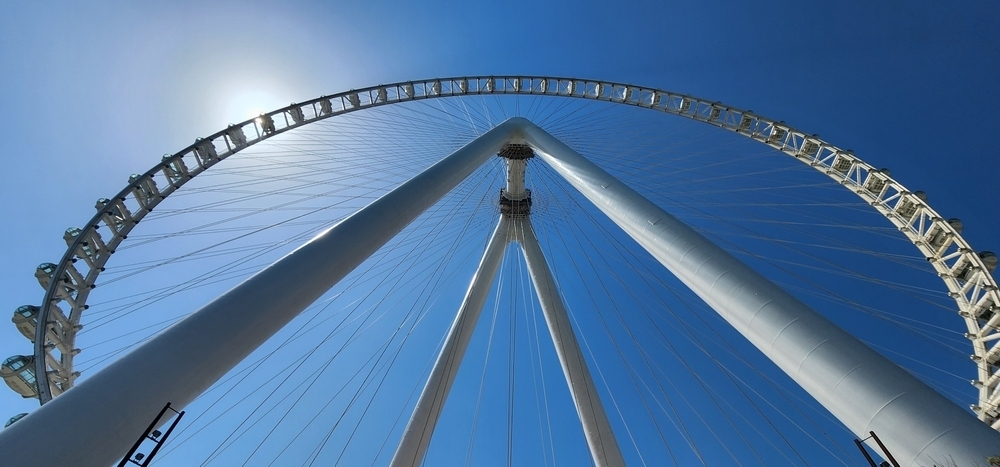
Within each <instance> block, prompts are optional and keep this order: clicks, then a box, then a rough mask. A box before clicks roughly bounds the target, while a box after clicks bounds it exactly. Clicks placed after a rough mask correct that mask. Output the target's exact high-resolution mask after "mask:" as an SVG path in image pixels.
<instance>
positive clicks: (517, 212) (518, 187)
mask: <svg viewBox="0 0 1000 467" xmlns="http://www.w3.org/2000/svg"><path fill="white" fill-rule="evenodd" d="M497 156H499V157H501V158H503V159H504V161H505V163H506V164H507V186H506V188H501V189H500V203H499V204H500V213H501V214H503V215H504V216H511V217H526V216H527V215H528V214H529V213H530V212H531V190H529V189H527V188H525V186H524V171H525V168H526V167H527V166H528V159H530V158H532V157H535V153H534V152H533V151H532V150H531V148H530V147H529V146H528V145H526V144H507V145H506V146H504V147H503V149H501V150H500V152H499V153H497Z"/></svg>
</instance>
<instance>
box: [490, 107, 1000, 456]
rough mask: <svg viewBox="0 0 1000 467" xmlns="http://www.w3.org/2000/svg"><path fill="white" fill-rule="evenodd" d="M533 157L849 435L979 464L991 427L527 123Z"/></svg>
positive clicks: (998, 438) (992, 443)
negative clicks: (870, 436) (871, 433)
mask: <svg viewBox="0 0 1000 467" xmlns="http://www.w3.org/2000/svg"><path fill="white" fill-rule="evenodd" d="M508 122H517V123H519V125H520V126H521V127H522V129H523V133H522V136H523V137H524V138H525V140H526V142H527V143H528V144H529V145H530V146H531V147H532V148H533V149H534V150H535V153H536V155H538V156H539V157H540V158H541V159H542V160H544V161H545V162H546V163H548V164H549V165H551V166H552V167H553V168H554V169H555V170H556V172H558V173H559V174H560V175H562V176H563V177H564V178H565V179H566V180H567V181H568V182H569V183H570V184H572V185H573V186H574V187H575V188H576V189H578V190H579V191H580V192H581V193H582V194H583V195H584V196H585V197H587V199H589V200H590V201H592V202H593V203H594V204H595V205H596V206H597V207H598V208H599V209H600V210H601V211H603V212H604V213H605V214H607V215H608V217H610V218H611V219H612V220H613V221H614V222H615V223H616V224H618V225H619V226H620V227H621V228H622V229H624V230H625V231H626V232H627V233H628V234H629V235H630V236H631V237H632V238H633V239H635V240H636V241H637V242H638V243H639V244H640V245H642V247H643V248H645V249H646V250H647V251H649V253H650V254H652V255H653V257H655V258H656V259H657V260H659V261H660V262H661V263H662V264H663V265H664V266H666V267H667V269H669V270H670V271H671V272H673V273H674V274H675V275H676V276H677V277H678V278H679V279H680V280H681V281H682V282H684V283H685V284H686V285H687V286H688V287H690V288H691V290H693V291H694V292H695V293H697V294H698V295H699V296H700V297H701V298H702V299H703V300H705V302H707V303H708V304H709V305H710V306H711V307H712V308H714V309H715V310H716V311H717V312H718V313H719V314H720V315H722V316H723V317H724V318H725V319H726V320H727V321H729V323H730V324H732V325H733V327H735V328H736V329H737V330H739V331H740V332H741V333H743V335H744V336H746V337H747V339H749V340H750V342H752V343H753V344H754V345H756V346H757V348H758V349H760V350H761V351H762V352H763V353H764V354H765V355H767V356H768V357H769V358H770V359H771V360H773V361H774V362H775V363H776V364H777V365H778V367H780V368H781V369H782V370H784V371H785V372H786V373H788V375H789V376H791V377H792V378H793V379H794V380H795V381H796V382H797V383H798V384H799V385H801V386H802V387H803V388H804V389H805V390H806V391H808V392H809V393H810V394H811V395H812V396H813V397H815V398H816V400H818V401H819V402H820V403H821V404H823V406H824V407H826V408H827V409H828V410H829V411H830V412H831V413H833V414H834V416H836V417H837V418H838V419H839V420H840V421H841V422H843V423H844V425H846V426H847V427H848V428H849V429H851V431H853V432H854V433H855V434H857V435H858V436H859V437H862V438H863V437H866V436H867V435H868V432H869V431H875V432H876V433H877V434H878V436H879V437H880V438H881V439H882V441H883V442H884V443H885V445H886V447H887V448H888V449H890V450H891V451H892V453H893V455H894V456H895V457H896V459H897V460H899V461H901V462H902V465H907V466H909V465H933V464H935V463H937V464H938V465H958V466H965V465H984V464H985V459H986V457H987V456H995V455H998V454H1000V433H998V432H996V431H994V430H993V429H991V428H990V427H988V426H986V425H985V424H984V423H982V422H980V421H979V420H977V419H976V418H975V417H974V416H973V415H972V414H971V413H969V412H966V411H965V410H963V409H961V408H960V407H958V406H957V405H955V404H954V403H952V402H951V401H949V400H948V399H946V398H945V397H943V396H941V395H940V394H938V393H937V392H935V391H934V390H933V389H931V388H930V387H928V386H927V385H925V384H924V383H922V382H921V381H920V380H918V379H916V378H915V377H913V376H912V375H910V374H909V373H907V372H906V371H905V370H903V369H902V368H900V367H899V366H897V365H895V364H894V363H892V362H891V361H889V360H888V359H886V358H885V357H883V356H882V355H880V354H879V353H878V352H875V351H874V350H872V349H871V348H869V347H868V346H866V345H865V344H864V343H862V342H861V341H859V340H858V339H856V338H855V337H854V336H851V335H850V334H848V333H847V332H845V331H844V330H842V329H840V328H839V327H838V326H837V325H835V324H833V323H832V322H830V321H829V320H827V319H826V318H824V317H823V316H821V315H820V314H818V313H816V312H815V311H813V310H812V309H811V308H809V307H808V306H806V305H805V304H804V303H802V302H800V301H799V300H798V299H796V298H794V297H792V296H791V295H790V294H788V293H787V292H785V291H784V290H782V289H781V288H779V287H778V286H776V285H774V284H773V283H771V282H770V281H769V280H767V279H766V278H764V277H763V276H761V275H760V274H758V273H757V272H756V271H754V270H752V269H750V267H748V266H746V265H745V264H743V263H742V262H740V261H739V260H737V259H736V258H735V257H733V256H732V255H730V254H729V253H727V252H726V251H725V250H723V249H722V248H720V247H718V246H717V245H715V244H714V243H712V242H711V241H709V240H708V239H706V238H705V237H703V236H701V235H700V234H698V233H697V232H695V231H694V230H692V229H691V228H690V227H688V226H687V225H685V224H683V223H682V222H680V221H679V220H677V219H676V218H674V217H673V216H671V215H670V214H667V213H666V212H665V211H664V210H663V209H660V208H659V207H658V206H656V205H655V204H653V203H652V202H650V201H649V200H647V199H645V198H644V197H642V195H640V194H638V193H637V192H635V191H634V190H632V189H631V188H629V187H627V186H625V185H624V184H623V183H622V182H621V181H619V180H617V179H616V178H614V177H613V176H611V175H610V174H608V173H607V172H605V171H604V170H602V169H600V168H599V167H597V166H596V165H594V164H593V163H591V162H590V161H588V160H587V159H585V158H584V157H583V156H581V155H580V154H578V153H577V152H576V151H574V150H572V149H571V148H569V147H568V146H566V145H565V144H563V143H562V142H560V141H559V140H557V139H556V138H554V137H552V136H551V135H549V134H548V133H546V132H545V131H544V130H542V129H540V128H538V127H537V126H535V125H533V124H532V123H531V122H529V121H527V120H524V119H521V118H516V119H511V120H510V121H508Z"/></svg>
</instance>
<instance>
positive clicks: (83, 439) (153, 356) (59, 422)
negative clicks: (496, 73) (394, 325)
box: [0, 122, 513, 467]
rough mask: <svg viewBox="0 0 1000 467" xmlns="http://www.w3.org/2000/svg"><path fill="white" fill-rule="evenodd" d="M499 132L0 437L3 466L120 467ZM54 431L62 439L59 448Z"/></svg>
mask: <svg viewBox="0 0 1000 467" xmlns="http://www.w3.org/2000/svg"><path fill="white" fill-rule="evenodd" d="M512 129H513V127H512V125H511V124H509V123H506V122H505V123H503V124H501V125H499V126H498V127H496V128H494V129H493V130H490V131H489V132H487V133H485V134H483V135H482V136H480V137H478V138H476V139H475V140H474V141H472V142H471V143H469V144H467V145H466V146H465V147H463V148H461V149H459V150H458V151H455V152H454V153H453V154H451V155H450V156H448V157H446V158H445V159H444V160H442V161H441V162H438V163H437V164H435V165H433V166H431V167H430V168H428V169H427V170H425V171H423V172H422V173H420V174H419V175H417V176H416V177H414V178H413V179H411V180H409V181H407V182H406V183H404V184H402V185H400V186H399V187H398V188H396V189H395V190H393V191H392V192H390V193H388V194H386V195H385V196H383V197H381V198H379V199H378V200H376V201H374V202H372V203H371V204H369V205H368V206H366V207H365V208H363V209H362V210H360V211H358V212H357V213H355V214H354V215H352V216H351V217H349V218H347V219H344V220H343V221H342V222H340V223H339V224H337V225H335V226H333V227H331V228H330V229H329V230H327V231H326V232H323V233H322V234H320V235H318V236H317V237H316V238H314V239H312V240H310V241H309V242H308V243H306V244H305V245H302V246H301V247H299V248H298V249H296V250H295V251H293V252H292V253H289V254H288V255H287V256H285V257H284V258H282V259H280V260H278V261H276V262H275V263H274V264H272V265H270V266H268V267H267V268H265V269H264V270H262V271H261V272H259V273H257V274H256V275H254V276H253V277H251V278H249V279H247V280H246V281H244V282H243V283H241V284H240V285H237V286H236V287H234V288H233V289H231V290H229V291H228V292H226V293H224V294H223V295H221V296H219V297H218V298H216V299H215V300H213V301H212V302H210V303H209V304H207V305H205V306H204V307H202V308H201V309H200V310H198V311H195V312H194V313H192V314H191V315H190V316H188V317H187V318H185V319H183V320H181V321H180V322H178V323H177V324H175V325H173V326H171V327H170V328H168V329H166V330H165V331H163V332H161V333H160V334H159V335H157V336H156V337H154V338H152V339H150V340H149V341H148V342H146V343H145V344H143V345H141V346H139V347H137V348H136V349H135V350H133V351H132V352H130V353H129V354H127V355H125V356H124V357H122V358H121V359H119V360H118V361H116V362H114V363H112V364H111V365H109V366H108V367H106V368H105V369H103V370H101V371H99V372H97V373H96V374H94V375H93V376H91V377H90V378H87V379H86V380H84V381H82V382H81V383H80V384H78V385H77V386H76V387H74V388H73V389H72V390H69V391H67V392H66V393H65V394H63V395H61V396H59V397H57V398H55V399H53V400H52V401H51V402H49V403H47V404H45V405H44V406H42V407H40V408H39V409H38V410H36V411H35V412H33V413H31V414H29V415H28V416H26V417H24V418H23V419H21V420H20V421H18V422H17V423H16V424H14V425H11V426H10V427H8V428H7V429H5V430H2V431H0V453H3V454H2V455H3V460H2V462H3V463H4V465H18V466H21V465H24V466H27V465H39V466H41V465H46V466H49V465H51V466H68V465H73V466H95V467H107V466H108V465H111V464H112V463H115V462H117V461H118V460H120V459H121V457H122V456H123V455H124V454H125V452H126V451H128V449H129V447H131V445H132V443H134V442H135V440H136V439H138V438H139V436H140V435H141V434H142V432H143V430H145V428H146V426H147V425H148V424H149V423H150V421H151V420H152V419H153V418H154V417H155V415H156V414H157V412H158V411H159V410H160V409H161V408H162V407H163V406H164V404H166V403H167V402H170V403H171V405H172V406H174V407H176V408H177V409H181V408H183V407H184V406H185V405H187V404H188V403H189V402H191V401H192V400H193V399H194V398H195V397H197V396H198V395H199V394H201V393H202V391H204V390H205V389H207V388H208V387H209V386H211V385H212V383H214V382H215V381H216V380H218V379H219V378H220V377H222V376H223V375H224V374H225V373H226V372H227V371H229V370H230V369H231V368H232V367H234V366H235V365H236V364H238V363H239V362H240V361H241V360H243V358H245V357H246V356H247V355H248V354H249V353H250V352H252V351H253V350H254V349H255V348H257V346H259V345H260V344H261V343H263V342H264V341H265V340H267V338H269V337H270V336H271V335H273V334H274V333H275V332H277V331H278V330H279V329H281V327H282V326H284V325H285V324H286V323H288V322H289V321H290V320H291V319H292V318H294V317H295V316H297V315H298V314H299V313H300V312H301V311H302V310H304V309H305V308H306V307H308V306H309V305H310V304H311V303H313V302H314V301H315V300H316V299H317V298H319V297H320V296H321V295H322V294H323V293H325V292H326V291H327V290H329V289H330V287H332V286H333V285H335V284H336V283H337V282H338V281H340V279H341V278H343V277H344V276H345V275H347V274H348V273H349V272H351V271H352V270H353V269H354V268H355V267H357V266H358V265H359V264H361V262H363V261H364V260H365V259H367V258H368V257H369V256H370V255H371V254H372V253H374V252H375V251H376V250H378V249H379V248H380V247H381V246H382V245H384V244H385V243H386V242H387V241H389V239H391V238H392V237H393V236H395V235H396V234H397V233H398V232H399V231H400V230H402V229H403V228H404V227H406V225H408V224H409V223H410V222H412V221H413V220H414V219H415V218H416V217H417V216H418V215H420V213H422V212H424V210H426V209H427V208H428V207H430V206H431V205H433V204H434V203H435V202H437V201H438V200H439V199H440V198H441V197H442V196H444V194H445V193H447V192H449V191H450V190H451V189H452V188H454V187H455V186H457V185H458V184H459V183H460V182H461V181H462V180H464V179H465V178H466V177H467V176H468V175H469V174H471V173H472V172H473V171H474V170H475V169H476V168H478V167H479V166H481V165H482V164H483V163H484V162H486V161H487V160H488V159H489V158H490V157H491V156H493V155H494V154H496V153H497V151H499V150H500V149H501V148H502V147H503V146H504V145H505V144H506V143H507V141H508V140H510V138H511V136H512V133H511V130H512ZM53 430H58V431H59V432H61V433H66V436H61V437H60V438H59V442H58V449H53V448H52V446H50V445H49V443H50V442H51V441H50V440H51V439H52V436H53Z"/></svg>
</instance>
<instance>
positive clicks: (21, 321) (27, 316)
mask: <svg viewBox="0 0 1000 467" xmlns="http://www.w3.org/2000/svg"><path fill="white" fill-rule="evenodd" d="M11 321H13V322H14V326H16V327H17V330H18V331H21V334H23V335H24V337H27V338H28V340H30V341H31V342H35V326H36V324H37V323H38V307H37V306H34V305H21V306H19V307H17V309H16V310H14V318H13V319H11Z"/></svg>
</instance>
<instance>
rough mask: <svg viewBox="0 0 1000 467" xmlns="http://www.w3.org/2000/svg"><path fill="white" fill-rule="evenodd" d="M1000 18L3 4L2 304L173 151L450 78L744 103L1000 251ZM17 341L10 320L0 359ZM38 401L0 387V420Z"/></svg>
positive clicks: (548, 6)
mask: <svg viewBox="0 0 1000 467" xmlns="http://www.w3.org/2000/svg"><path fill="white" fill-rule="evenodd" d="M998 30H1000V4H998V3H997V2H995V1H989V0H981V1H970V2H965V3H961V4H952V3H946V2H931V1H901V0H893V1H887V2H863V1H853V0H852V1H845V2H816V1H811V2H795V1H773V2H737V1H724V0H710V1H699V2H669V1H665V2H656V1H649V2H641V1H638V2H594V1H584V2H531V1H508V2H496V3H485V2H455V1H451V2H449V1H428V2H391V1H364V2H360V1H355V2H312V1H291V2H252V1H251V2H235V1H222V2H194V1H176V2H125V1H107V2H100V1H98V2H86V3H75V2H39V3H18V4H11V5H7V6H6V7H5V8H4V11H3V13H2V14H0V80H2V86H0V110H2V112H0V128H2V129H3V137H2V138H0V158H2V159H0V160H2V161H3V163H4V166H5V171H4V174H3V176H2V177H3V183H2V184H0V195H2V198H3V199H5V200H6V201H7V202H6V203H5V204H4V210H5V216H6V219H7V221H6V222H7V225H8V228H7V229H6V230H7V235H8V237H7V241H6V245H7V248H6V250H7V251H8V255H7V260H6V264H5V266H6V267H4V268H3V270H2V271H0V278H2V284H3V285H2V286H0V298H2V301H0V303H2V304H3V306H5V307H6V308H3V306H0V310H3V309H6V310H9V311H8V312H12V311H13V310H14V308H16V307H17V306H18V305H22V304H25V303H37V302H39V301H40V300H41V294H42V290H41V289H40V288H39V287H38V285H37V282H36V280H35V278H34V276H33V273H34V270H35V267H36V266H37V265H38V264H39V263H41V262H47V261H53V262H54V261H56V260H57V259H58V258H59V257H60V256H61V255H62V254H63V251H64V250H65V244H64V242H63V240H62V233H63V231H64V230H65V229H66V228H67V227H70V226H74V225H79V224H82V223H84V222H86V220H87V219H89V217H90V216H91V215H92V214H93V212H94V211H93V209H94V207H93V205H94V201H96V199H97V198H100V197H103V196H109V195H110V194H112V193H114V192H117V191H118V190H120V189H121V188H122V187H123V186H124V185H125V183H126V180H127V178H128V176H129V174H132V173H136V172H143V171H145V170H147V169H148V168H149V167H151V166H152V165H154V164H155V163H156V162H158V161H159V159H160V157H161V156H162V155H163V154H165V153H173V152H175V151H177V150H179V149H181V148H183V147H184V146H187V145H188V144H190V143H191V142H192V141H193V140H194V139H195V138H196V137H198V136H202V135H207V134H210V133H213V132H215V131H217V130H219V129H221V128H223V127H225V125H226V124H228V123H231V122H236V121H241V120H244V119H247V118H250V117H251V116H254V115H256V114H258V113H260V112H261V111H263V110H271V109H274V108H278V107H282V106H285V105H287V104H288V103H290V102H296V101H303V100H307V99H311V98H314V97H317V96H320V95H324V94H332V93H335V92H339V91H342V90H346V89H351V88H360V87H365V86H370V85H374V84H379V83H390V82H396V81H402V80H408V79H422V78H430V77H444V76H456V75H479V74H525V75H552V76H570V77H581V78H593V79H602V80H609V81H618V82H626V83H635V84H638V85H644V86H649V87H656V88H662V89H668V90H672V91H677V92H683V93H688V94H692V95H696V96H699V97H703V98H706V99H710V100H718V101H722V102H725V103H727V104H730V105H733V106H736V107H740V108H744V109H752V110H754V111H755V112H757V113H760V114H762V115H765V116H768V117H772V118H776V119H780V120H784V121H786V122H788V123H789V124H791V125H793V126H795V127H797V128H800V129H803V130H805V131H808V132H812V133H818V134H820V135H821V136H822V137H823V138H824V139H826V140H828V141H830V142H832V143H833V144H836V145H838V146H840V147H843V148H851V149H853V150H854V151H855V153H856V154H857V155H858V156H860V157H861V158H862V159H864V160H865V161H867V162H869V163H871V164H873V165H875V166H878V167H888V168H890V169H891V170H892V175H893V176H894V177H895V178H896V179H897V180H899V181H900V182H901V183H903V184H904V185H906V186H907V187H909V188H910V189H912V190H923V191H925V192H927V194H928V196H929V202H930V203H931V205H932V206H934V207H935V208H936V209H937V210H938V211H939V212H941V213H942V215H944V216H945V217H958V218H961V219H962V220H963V221H964V223H965V232H964V234H963V235H964V236H965V237H966V239H967V240H969V241H970V242H971V243H972V245H973V246H975V247H976V248H977V249H979V250H992V251H998V250H1000V209H998V205H997V203H998V200H1000V183H998V182H997V178H998V176H1000V150H998V148H997V143H996V129H995V128H996V118H997V117H995V114H996V112H995V109H996V108H997V107H1000V86H998V85H997V82H998V79H997V77H998V76H1000V34H998V32H997V31H998ZM4 323H8V322H7V321H4ZM956 326H960V323H959V322H958V321H956ZM3 352H5V353H3ZM29 352H30V347H29V344H28V342H27V341H26V340H24V339H23V337H22V336H20V334H18V333H17V331H16V330H15V329H14V326H13V325H11V324H9V323H8V324H3V325H0V353H3V355H0V358H3V357H6V356H8V355H13V354H17V353H29ZM34 405H36V404H35V403H34V402H33V401H20V400H18V398H17V396H16V395H14V394H13V393H12V392H8V393H7V394H6V395H4V396H0V417H8V416H10V415H14V414H15V413H17V412H21V411H26V410H29V409H30V408H31V407H33V406H34Z"/></svg>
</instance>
